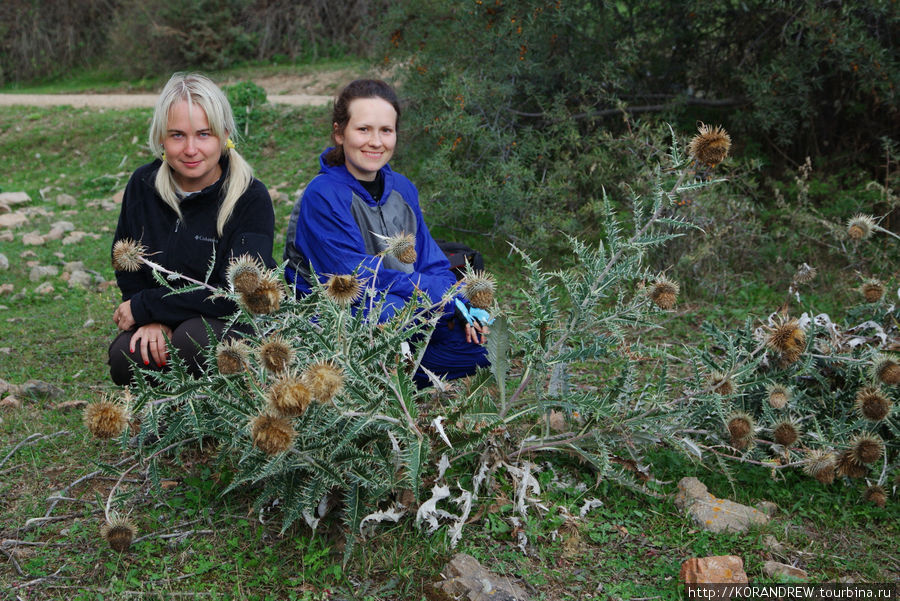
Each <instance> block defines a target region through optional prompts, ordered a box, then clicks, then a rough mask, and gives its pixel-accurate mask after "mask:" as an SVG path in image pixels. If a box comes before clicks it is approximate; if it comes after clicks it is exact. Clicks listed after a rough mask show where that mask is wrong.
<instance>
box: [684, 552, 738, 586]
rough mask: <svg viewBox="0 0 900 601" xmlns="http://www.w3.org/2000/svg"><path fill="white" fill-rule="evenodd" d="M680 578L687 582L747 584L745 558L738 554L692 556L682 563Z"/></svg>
mask: <svg viewBox="0 0 900 601" xmlns="http://www.w3.org/2000/svg"><path fill="white" fill-rule="evenodd" d="M678 579H679V580H681V581H682V582H684V583H685V584H747V583H748V582H749V580H748V578H747V573H746V572H744V560H743V559H741V558H740V557H738V556H736V555H716V556H713V557H692V558H690V559H688V560H687V561H685V562H684V563H682V564H681V571H680V572H678Z"/></svg>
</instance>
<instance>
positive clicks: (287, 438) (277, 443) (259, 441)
mask: <svg viewBox="0 0 900 601" xmlns="http://www.w3.org/2000/svg"><path fill="white" fill-rule="evenodd" d="M250 436H251V437H252V438H253V444H254V446H256V448H258V449H259V450H261V451H262V452H263V453H265V454H266V455H270V456H271V455H277V454H278V453H283V452H285V451H287V450H288V449H290V448H291V445H292V444H294V438H296V437H297V431H296V430H294V426H293V425H292V424H291V422H290V420H288V419H286V418H284V417H276V416H274V415H266V414H265V413H263V414H261V415H257V416H256V417H254V418H253V421H252V422H250Z"/></svg>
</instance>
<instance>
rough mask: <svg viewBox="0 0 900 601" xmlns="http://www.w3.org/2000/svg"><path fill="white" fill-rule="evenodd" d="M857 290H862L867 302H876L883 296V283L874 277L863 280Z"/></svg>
mask: <svg viewBox="0 0 900 601" xmlns="http://www.w3.org/2000/svg"><path fill="white" fill-rule="evenodd" d="M859 291H860V292H862V295H863V297H864V298H865V299H866V302H867V303H877V302H878V301H880V300H881V299H882V298H883V297H884V285H883V284H882V283H881V282H879V281H878V280H876V279H870V280H866V281H865V282H863V285H862V286H860V287H859Z"/></svg>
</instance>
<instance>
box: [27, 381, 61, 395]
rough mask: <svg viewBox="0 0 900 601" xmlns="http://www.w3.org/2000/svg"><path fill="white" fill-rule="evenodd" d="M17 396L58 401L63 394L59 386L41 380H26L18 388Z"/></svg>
mask: <svg viewBox="0 0 900 601" xmlns="http://www.w3.org/2000/svg"><path fill="white" fill-rule="evenodd" d="M19 394H21V395H22V396H27V397H32V398H36V399H58V398H59V397H61V396H62V395H63V394H65V393H64V391H63V389H62V388H60V387H59V386H54V385H53V384H50V383H49V382H42V381H41V380H28V381H27V382H25V383H24V384H22V385H21V386H19Z"/></svg>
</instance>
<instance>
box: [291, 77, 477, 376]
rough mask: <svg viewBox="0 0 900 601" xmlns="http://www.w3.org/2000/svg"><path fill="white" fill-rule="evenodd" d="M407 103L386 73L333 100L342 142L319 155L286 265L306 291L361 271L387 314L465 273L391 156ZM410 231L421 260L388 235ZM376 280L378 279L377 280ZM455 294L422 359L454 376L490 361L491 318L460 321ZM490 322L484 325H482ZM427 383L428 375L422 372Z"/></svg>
mask: <svg viewBox="0 0 900 601" xmlns="http://www.w3.org/2000/svg"><path fill="white" fill-rule="evenodd" d="M399 122H400V103H399V102H398V100H397V95H396V93H395V92H394V90H393V88H391V86H389V85H388V84H386V83H385V82H383V81H379V80H372V79H360V80H357V81H354V82H352V83H350V84H348V85H347V87H345V88H344V89H343V90H342V91H341V93H340V95H339V96H338V97H337V99H336V101H335V103H334V112H333V119H332V123H333V125H332V131H331V139H332V141H333V142H334V146H333V147H331V148H329V149H327V150H326V151H325V152H323V153H322V155H321V156H320V158H319V164H320V170H319V174H318V175H317V176H316V177H315V178H313V180H312V181H311V182H310V183H309V185H308V186H307V187H306V189H305V190H304V192H303V195H302V197H301V198H300V199H299V200H298V201H297V204H296V205H295V206H294V210H293V212H292V213H291V219H290V223H289V225H288V232H287V241H286V245H285V251H284V258H285V259H286V260H287V261H288V266H287V268H286V270H285V274H286V276H287V278H288V281H289V282H290V283H291V284H293V286H294V287H295V289H296V291H297V292H298V293H300V294H304V293H308V292H310V290H311V288H310V286H311V284H313V283H314V282H313V276H312V273H311V272H310V270H309V265H310V264H312V267H313V269H314V270H315V272H316V273H317V274H318V275H319V277H321V278H322V279H323V281H324V279H325V278H327V275H344V274H351V273H358V274H360V276H361V277H364V278H374V286H375V288H376V289H377V290H379V291H382V292H385V293H386V302H385V303H384V305H383V309H382V313H381V315H380V316H379V319H380V320H382V321H383V320H386V319H389V318H390V317H391V316H392V315H393V314H394V313H395V312H396V311H397V310H398V309H399V308H400V307H402V306H403V305H404V304H406V303H407V302H408V301H409V300H410V299H411V298H412V295H413V292H414V291H415V290H420V291H422V292H424V293H425V294H427V295H428V297H429V298H430V299H431V301H432V303H438V302H440V301H441V298H442V297H443V295H444V294H445V293H446V292H447V291H448V290H449V289H450V288H451V287H452V286H453V285H454V284H455V283H456V277H455V276H454V275H453V273H452V272H451V271H450V263H449V261H448V260H447V258H446V257H445V256H444V253H443V252H441V249H440V248H439V247H438V245H437V243H436V242H435V241H434V238H432V237H431V234H430V233H429V231H428V227H427V226H426V225H425V220H424V219H423V217H422V211H421V209H420V208H419V194H418V191H417V190H416V188H415V186H413V184H412V182H410V181H409V180H408V179H406V178H405V177H404V176H402V175H400V174H399V173H396V172H394V171H393V170H392V169H391V168H390V165H388V161H389V160H390V158H391V157H392V156H393V154H394V149H395V148H396V144H397V128H398V125H399ZM401 235H407V236H411V237H412V238H413V239H414V241H415V253H414V255H415V256H414V259H412V262H407V261H404V260H401V259H400V258H398V257H394V256H392V255H390V254H385V253H384V250H385V248H386V245H387V241H386V239H387V238H391V237H396V236H401ZM369 283H370V285H371V281H370V282H369ZM454 308H455V307H453V304H452V303H451V308H450V309H449V310H448V311H447V312H446V313H445V314H444V315H443V316H442V318H441V320H440V321H439V323H438V325H437V328H436V329H435V331H434V333H433V334H432V337H431V340H430V342H429V345H428V348H427V350H426V351H425V355H424V358H423V360H422V365H423V366H424V367H425V368H427V369H428V370H430V371H432V372H434V373H435V374H437V375H439V376H443V377H445V378H448V379H452V378H459V377H462V376H464V375H469V374H471V373H474V371H475V368H476V367H478V366H486V365H487V364H488V361H487V353H486V352H485V349H484V347H482V346H481V344H483V343H484V342H485V334H487V326H486V324H484V321H481V322H479V321H476V320H473V321H472V322H471V323H470V322H466V321H463V322H461V323H457V322H456V320H454V319H453V315H454ZM482 324H484V325H482ZM416 380H417V382H418V383H419V385H426V384H427V383H428V378H427V376H426V375H425V374H424V373H422V372H420V373H417V374H416Z"/></svg>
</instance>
